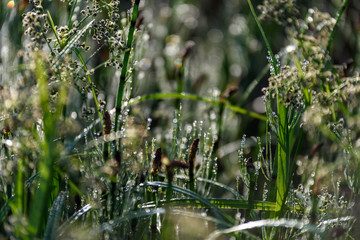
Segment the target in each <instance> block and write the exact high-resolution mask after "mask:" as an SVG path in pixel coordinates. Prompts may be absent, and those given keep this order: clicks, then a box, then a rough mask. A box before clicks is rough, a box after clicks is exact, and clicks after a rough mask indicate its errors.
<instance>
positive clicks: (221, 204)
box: [141, 198, 300, 211]
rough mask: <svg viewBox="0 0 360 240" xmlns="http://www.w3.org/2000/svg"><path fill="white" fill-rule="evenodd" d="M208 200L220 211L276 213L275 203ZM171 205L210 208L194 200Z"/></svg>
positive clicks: (172, 201) (153, 203)
mask: <svg viewBox="0 0 360 240" xmlns="http://www.w3.org/2000/svg"><path fill="white" fill-rule="evenodd" d="M207 200H208V201H209V202H210V203H211V204H213V205H214V206H216V207H217V208H219V209H256V210H263V211H275V207H276V203H275V202H263V201H256V200H254V201H253V202H252V203H249V201H248V200H238V199H220V198H207ZM166 203H167V202H166V201H164V200H162V201H159V202H158V205H156V203H155V202H147V203H144V204H142V205H141V208H154V207H156V206H163V205H165V204H166ZM169 204H170V205H171V206H173V207H179V206H180V207H196V208H204V207H208V206H207V205H206V204H204V203H202V202H200V201H199V200H194V199H191V198H178V199H177V198H173V199H171V200H170V201H169ZM299 210H300V209H299Z"/></svg>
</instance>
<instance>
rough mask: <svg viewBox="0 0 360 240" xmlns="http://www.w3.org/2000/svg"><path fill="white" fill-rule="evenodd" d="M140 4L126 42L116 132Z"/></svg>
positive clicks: (134, 13)
mask: <svg viewBox="0 0 360 240" xmlns="http://www.w3.org/2000/svg"><path fill="white" fill-rule="evenodd" d="M139 4H140V0H135V2H134V6H133V11H132V17H131V22H130V28H129V33H128V38H127V43H126V48H127V49H126V51H125V54H124V59H123V65H122V69H121V75H120V82H119V87H118V91H117V97H116V106H115V110H116V112H115V126H114V132H115V133H116V132H117V131H118V130H119V126H120V125H121V124H120V123H119V117H120V114H121V110H122V99H123V95H124V89H125V82H126V74H127V70H128V69H127V66H128V63H129V58H130V53H131V50H132V43H133V38H134V31H135V24H136V19H137V16H138V8H139ZM120 127H121V126H120ZM115 149H117V147H115Z"/></svg>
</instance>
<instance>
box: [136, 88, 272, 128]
mask: <svg viewBox="0 0 360 240" xmlns="http://www.w3.org/2000/svg"><path fill="white" fill-rule="evenodd" d="M158 99H189V100H195V101H201V102H206V103H210V104H213V105H221V104H223V105H224V107H225V108H228V109H230V110H231V111H233V112H235V113H240V114H243V115H248V116H249V117H253V118H256V119H259V120H262V121H266V119H267V118H266V116H264V115H261V114H258V113H255V112H252V111H249V110H246V109H244V108H241V107H238V106H234V105H231V104H228V103H225V104H224V103H222V102H220V101H219V100H214V99H211V98H205V97H200V96H197V95H194V94H189V93H184V92H183V93H154V94H149V95H144V96H140V97H136V98H132V99H130V101H129V105H134V104H137V103H140V102H144V101H146V100H158Z"/></svg>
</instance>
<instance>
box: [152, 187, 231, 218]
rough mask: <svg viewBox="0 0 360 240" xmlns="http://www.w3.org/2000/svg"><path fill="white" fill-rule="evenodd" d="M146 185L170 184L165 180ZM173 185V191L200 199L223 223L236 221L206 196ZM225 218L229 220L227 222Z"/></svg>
mask: <svg viewBox="0 0 360 240" xmlns="http://www.w3.org/2000/svg"><path fill="white" fill-rule="evenodd" d="M146 185H147V186H154V187H162V188H167V187H168V184H167V183H163V182H146ZM171 187H172V190H173V191H176V192H179V193H182V194H184V195H186V196H189V197H191V198H192V199H195V200H198V201H199V202H200V203H202V204H204V205H205V206H208V207H209V208H210V209H211V211H212V212H213V213H214V215H215V217H216V218H218V219H219V220H221V221H222V224H223V225H228V224H229V223H234V219H232V218H231V217H230V216H228V215H227V214H225V213H224V212H223V211H219V209H218V208H217V207H216V206H215V205H214V204H212V203H211V202H210V201H208V200H207V199H206V198H203V197H201V196H200V195H198V194H196V193H194V192H192V191H190V190H187V189H184V188H181V187H179V186H176V185H171ZM225 220H226V221H227V222H225Z"/></svg>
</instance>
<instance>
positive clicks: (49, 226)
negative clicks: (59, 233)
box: [44, 192, 66, 240]
mask: <svg viewBox="0 0 360 240" xmlns="http://www.w3.org/2000/svg"><path fill="white" fill-rule="evenodd" d="M65 197H66V194H65V192H60V193H59V195H58V196H57V198H56V200H55V202H54V204H53V206H52V208H51V210H50V214H49V218H48V221H47V223H46V228H45V234H44V239H46V240H48V239H55V234H56V229H57V226H58V224H59V221H60V217H61V213H62V208H63V205H64V201H65Z"/></svg>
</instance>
